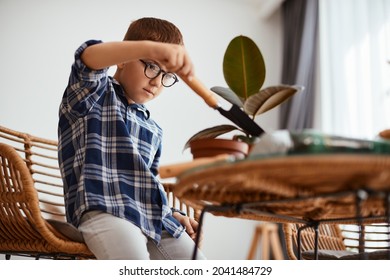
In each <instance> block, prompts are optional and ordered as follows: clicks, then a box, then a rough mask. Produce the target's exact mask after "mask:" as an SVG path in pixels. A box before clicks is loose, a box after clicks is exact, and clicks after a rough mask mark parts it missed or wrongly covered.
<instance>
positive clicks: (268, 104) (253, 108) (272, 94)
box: [244, 85, 303, 116]
mask: <svg viewBox="0 0 390 280" xmlns="http://www.w3.org/2000/svg"><path fill="white" fill-rule="evenodd" d="M302 90H303V87H299V86H288V85H280V86H272V87H268V88H265V89H263V90H261V91H260V92H258V93H257V94H254V95H252V96H251V97H250V98H248V99H247V100H246V102H245V103H244V110H245V112H246V113H247V114H248V115H252V116H256V115H260V114H262V113H265V112H267V111H269V110H271V109H272V108H274V107H276V106H278V105H279V104H281V103H283V102H284V101H286V100H287V99H288V98H290V97H291V96H292V95H294V94H295V93H296V92H298V91H302Z"/></svg>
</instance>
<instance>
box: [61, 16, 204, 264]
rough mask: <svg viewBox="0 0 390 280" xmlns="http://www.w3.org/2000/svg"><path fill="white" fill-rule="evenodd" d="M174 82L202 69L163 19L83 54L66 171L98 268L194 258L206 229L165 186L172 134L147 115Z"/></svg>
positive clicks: (73, 90)
mask: <svg viewBox="0 0 390 280" xmlns="http://www.w3.org/2000/svg"><path fill="white" fill-rule="evenodd" d="M113 65H116V66H117V70H116V72H115V74H114V76H113V77H109V76H108V75H107V70H108V67H110V66H113ZM174 73H177V74H178V75H180V76H182V77H186V78H188V79H191V78H192V77H193V74H194V69H193V65H192V62H191V60H190V58H189V56H188V54H187V52H186V50H185V48H184V46H183V39H182V35H181V33H180V31H179V30H178V29H177V27H176V26H175V25H173V24H172V23H170V22H168V21H166V20H162V19H156V18H141V19H139V20H136V21H134V22H133V23H132V24H130V27H129V29H128V31H127V33H126V35H125V38H124V40H123V41H121V42H107V43H103V42H101V41H92V40H91V41H87V42H86V43H84V44H83V45H82V46H80V47H79V49H78V50H77V51H76V54H75V62H74V63H73V65H72V71H71V75H70V78H69V83H68V86H67V88H66V90H65V93H64V96H63V99H62V102H61V105H60V111H59V128H58V134H59V164H60V169H61V173H62V177H63V181H64V192H65V204H66V209H67V213H66V214H67V219H68V221H70V222H71V223H72V224H74V225H75V226H76V227H78V228H79V230H80V231H81V232H82V234H83V237H84V240H85V242H86V244H87V245H88V247H89V249H90V250H91V251H92V252H93V253H94V254H95V256H96V257H97V258H98V259H190V257H191V253H192V251H193V248H194V242H193V240H192V239H194V238H195V235H196V230H197V223H196V221H194V220H193V219H190V218H188V217H186V216H184V215H182V213H179V212H178V211H176V210H174V209H170V208H169V206H168V205H167V198H166V194H165V191H164V189H163V186H162V185H161V183H160V182H159V181H158V179H157V177H156V176H157V169H158V162H159V158H160V155H161V141H162V140H161V138H162V130H161V128H160V127H159V126H158V125H157V124H156V123H155V122H154V121H153V120H152V119H151V118H150V114H149V111H148V110H147V109H146V107H145V106H144V103H146V102H148V101H150V100H152V99H154V98H156V97H157V96H158V95H159V94H160V93H161V91H162V89H163V88H164V87H170V86H173V85H174V84H175V83H176V82H177V81H178V78H177V76H176V74H174ZM185 231H186V233H184V232H185ZM199 258H204V256H203V255H202V254H200V257H199Z"/></svg>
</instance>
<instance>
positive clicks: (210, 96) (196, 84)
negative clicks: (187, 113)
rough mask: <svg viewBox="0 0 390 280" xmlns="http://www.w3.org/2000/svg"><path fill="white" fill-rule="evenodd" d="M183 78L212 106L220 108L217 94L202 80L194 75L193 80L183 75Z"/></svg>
mask: <svg viewBox="0 0 390 280" xmlns="http://www.w3.org/2000/svg"><path fill="white" fill-rule="evenodd" d="M181 79H182V80H183V81H184V82H185V83H186V84H187V85H188V86H189V87H190V88H191V89H192V90H193V91H195V93H196V94H198V95H199V96H200V97H202V98H203V100H204V101H205V102H206V103H207V105H209V106H210V107H212V108H214V109H216V108H218V106H219V104H218V99H217V96H216V94H214V93H213V92H212V91H211V90H209V89H208V88H206V87H205V86H204V85H203V84H202V82H201V81H199V80H198V79H197V78H195V77H193V78H192V79H191V80H188V79H186V78H183V77H181Z"/></svg>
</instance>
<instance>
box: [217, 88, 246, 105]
mask: <svg viewBox="0 0 390 280" xmlns="http://www.w3.org/2000/svg"><path fill="white" fill-rule="evenodd" d="M211 90H212V91H213V92H215V93H216V94H218V95H219V96H221V97H222V98H223V99H225V100H227V101H229V102H230V103H232V104H235V105H237V106H238V107H240V108H243V107H244V103H243V100H242V99H241V98H240V97H239V96H237V94H235V93H234V91H232V90H231V89H230V88H225V87H212V88H211Z"/></svg>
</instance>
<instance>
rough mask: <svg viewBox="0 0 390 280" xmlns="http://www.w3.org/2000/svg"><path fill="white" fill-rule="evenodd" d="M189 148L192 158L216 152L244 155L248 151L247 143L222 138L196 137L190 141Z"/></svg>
mask: <svg viewBox="0 0 390 280" xmlns="http://www.w3.org/2000/svg"><path fill="white" fill-rule="evenodd" d="M190 148H191V153H192V154H193V156H194V158H197V157H205V156H207V155H209V156H215V155H218V154H234V155H238V156H244V157H245V156H246V155H247V154H248V151H249V145H248V143H245V142H241V141H237V140H233V139H222V138H207V139H197V140H194V141H192V142H191V143H190Z"/></svg>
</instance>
